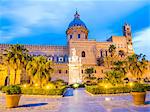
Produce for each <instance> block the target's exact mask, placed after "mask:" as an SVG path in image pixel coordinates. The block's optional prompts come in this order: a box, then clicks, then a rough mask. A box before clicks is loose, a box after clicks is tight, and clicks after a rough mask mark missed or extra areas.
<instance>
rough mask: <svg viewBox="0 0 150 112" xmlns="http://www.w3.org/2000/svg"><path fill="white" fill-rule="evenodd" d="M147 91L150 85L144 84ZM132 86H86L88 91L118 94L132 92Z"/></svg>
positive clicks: (149, 89)
mask: <svg viewBox="0 0 150 112" xmlns="http://www.w3.org/2000/svg"><path fill="white" fill-rule="evenodd" d="M144 86H145V89H146V90H147V91H150V85H146V84H145V85H144ZM131 90H132V89H131V88H130V87H129V86H119V87H110V88H107V89H106V88H104V87H101V86H86V91H88V92H90V93H92V94H118V93H130V92H131Z"/></svg>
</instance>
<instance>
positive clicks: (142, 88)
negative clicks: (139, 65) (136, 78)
mask: <svg viewBox="0 0 150 112" xmlns="http://www.w3.org/2000/svg"><path fill="white" fill-rule="evenodd" d="M144 91H146V87H145V86H144V85H143V84H139V83H136V84H134V86H133V87H132V92H144Z"/></svg>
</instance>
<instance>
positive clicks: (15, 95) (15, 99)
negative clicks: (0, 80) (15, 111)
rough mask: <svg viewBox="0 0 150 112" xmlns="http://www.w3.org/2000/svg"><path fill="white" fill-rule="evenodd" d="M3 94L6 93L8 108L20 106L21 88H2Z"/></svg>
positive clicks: (12, 86)
mask: <svg viewBox="0 0 150 112" xmlns="http://www.w3.org/2000/svg"><path fill="white" fill-rule="evenodd" d="M2 92H4V93H6V107H8V108H14V107H17V106H18V104H19V100H20V97H21V95H20V94H21V88H20V86H17V85H10V86H5V87H3V88H2Z"/></svg>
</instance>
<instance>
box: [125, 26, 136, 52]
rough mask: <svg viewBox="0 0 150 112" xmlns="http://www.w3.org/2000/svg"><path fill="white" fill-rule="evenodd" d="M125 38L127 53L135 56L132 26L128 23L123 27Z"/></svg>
mask: <svg viewBox="0 0 150 112" xmlns="http://www.w3.org/2000/svg"><path fill="white" fill-rule="evenodd" d="M123 36H125V37H126V41H127V52H128V53H129V54H133V53H134V51H133V44H132V35H131V26H130V25H129V24H127V23H125V25H124V26H123Z"/></svg>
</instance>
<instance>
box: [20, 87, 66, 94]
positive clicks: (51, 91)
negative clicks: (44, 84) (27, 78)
mask: <svg viewBox="0 0 150 112" xmlns="http://www.w3.org/2000/svg"><path fill="white" fill-rule="evenodd" d="M21 91H22V94H27V95H63V93H64V91H65V88H61V89H42V88H21Z"/></svg>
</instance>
